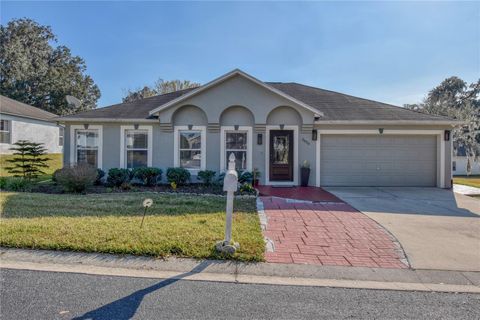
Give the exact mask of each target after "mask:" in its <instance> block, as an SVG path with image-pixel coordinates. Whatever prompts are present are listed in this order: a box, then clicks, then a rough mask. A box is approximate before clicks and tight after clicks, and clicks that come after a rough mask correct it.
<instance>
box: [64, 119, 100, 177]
mask: <svg viewBox="0 0 480 320" xmlns="http://www.w3.org/2000/svg"><path fill="white" fill-rule="evenodd" d="M76 130H98V159H97V167H98V169H102V168H103V161H102V160H103V126H102V125H88V129H85V126H84V125H71V126H70V163H71V164H76V163H77V157H76V151H77V146H76V141H77V139H76V137H75V131H76Z"/></svg>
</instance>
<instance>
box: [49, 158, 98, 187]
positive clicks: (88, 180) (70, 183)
mask: <svg viewBox="0 0 480 320" xmlns="http://www.w3.org/2000/svg"><path fill="white" fill-rule="evenodd" d="M96 179H97V169H96V168H94V167H92V166H89V165H86V164H77V165H74V166H70V167H65V168H62V169H60V170H58V172H57V173H56V180H57V183H58V184H60V185H61V186H63V187H64V188H65V190H66V191H68V192H84V191H86V190H87V188H88V187H91V186H93V184H94V182H95V180H96Z"/></svg>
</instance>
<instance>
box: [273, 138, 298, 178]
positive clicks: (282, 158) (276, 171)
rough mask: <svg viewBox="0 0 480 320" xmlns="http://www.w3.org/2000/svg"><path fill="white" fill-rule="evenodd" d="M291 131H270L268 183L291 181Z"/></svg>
mask: <svg viewBox="0 0 480 320" xmlns="http://www.w3.org/2000/svg"><path fill="white" fill-rule="evenodd" d="M293 143H294V141H293V130H271V131H270V177H269V178H270V181H293Z"/></svg>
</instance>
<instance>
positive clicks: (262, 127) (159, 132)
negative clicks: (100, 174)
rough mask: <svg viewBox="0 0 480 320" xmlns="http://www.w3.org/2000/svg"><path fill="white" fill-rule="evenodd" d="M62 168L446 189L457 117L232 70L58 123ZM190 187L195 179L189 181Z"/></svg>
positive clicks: (268, 182) (269, 181)
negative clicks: (231, 158) (231, 160)
mask: <svg viewBox="0 0 480 320" xmlns="http://www.w3.org/2000/svg"><path fill="white" fill-rule="evenodd" d="M59 121H61V122H62V123H64V124H65V130H66V131H65V133H66V135H65V153H64V157H65V159H64V161H65V164H71V163H77V162H87V163H90V164H92V165H95V166H97V167H98V168H102V169H104V170H107V169H109V168H114V167H120V168H132V167H136V166H154V167H160V168H163V169H165V168H168V167H183V168H186V169H188V170H190V171H191V173H192V175H193V176H195V175H196V173H198V171H200V170H205V169H207V170H215V171H217V172H220V171H223V170H225V168H226V165H227V158H228V157H227V155H229V154H230V153H234V154H235V156H236V159H237V168H239V169H245V170H252V169H257V170H258V171H259V172H260V173H261V179H260V183H261V184H265V185H298V184H299V182H300V181H299V175H300V166H301V165H302V163H304V161H307V162H308V163H309V164H310V168H311V172H310V181H309V184H310V185H312V186H425V187H427V186H428V187H434V186H436V187H442V188H449V187H451V177H452V166H451V155H452V141H451V139H450V130H451V129H452V127H453V126H454V125H456V123H455V121H454V120H451V119H448V118H444V117H440V116H432V115H426V114H423V113H419V112H414V111H410V110H407V109H404V108H401V107H397V106H393V105H389V104H385V103H381V102H376V101H372V100H368V99H362V98H357V97H353V96H350V95H346V94H342V93H337V92H333V91H329V90H324V89H320V88H315V87H311V86H307V85H302V84H298V83H281V82H263V81H261V80H258V79H256V78H254V77H253V76H251V75H249V74H247V73H245V72H242V71H240V70H238V69H236V70H233V71H231V72H229V73H227V74H225V75H223V76H221V77H219V78H217V79H214V80H213V81H211V82H209V83H207V84H205V85H202V86H200V87H198V88H194V89H187V90H181V91H177V92H172V93H167V94H163V95H158V96H154V97H150V98H146V99H142V100H138V101H133V102H128V103H121V104H116V105H112V106H109V107H105V108H99V109H95V110H91V111H87V112H82V113H79V114H75V115H69V116H65V117H62V118H60V119H59ZM192 180H193V181H195V180H196V179H192Z"/></svg>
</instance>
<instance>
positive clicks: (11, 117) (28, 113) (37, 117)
mask: <svg viewBox="0 0 480 320" xmlns="http://www.w3.org/2000/svg"><path fill="white" fill-rule="evenodd" d="M56 117H57V115H55V114H53V113H50V112H47V111H44V110H42V109H39V108H35V107H32V106H30V105H28V104H25V103H22V102H19V101H16V100H13V99H10V98H7V97H4V96H1V95H0V154H11V153H13V151H11V150H9V149H10V148H11V147H12V144H13V143H15V142H17V141H18V140H28V141H32V142H38V143H43V144H44V147H45V148H46V149H47V153H62V152H63V142H64V127H63V126H61V125H58V124H57V120H55V119H54V118H56Z"/></svg>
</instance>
